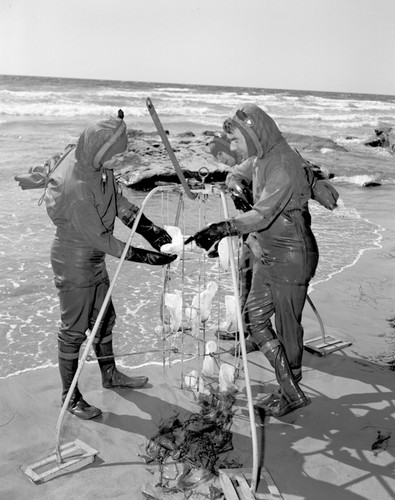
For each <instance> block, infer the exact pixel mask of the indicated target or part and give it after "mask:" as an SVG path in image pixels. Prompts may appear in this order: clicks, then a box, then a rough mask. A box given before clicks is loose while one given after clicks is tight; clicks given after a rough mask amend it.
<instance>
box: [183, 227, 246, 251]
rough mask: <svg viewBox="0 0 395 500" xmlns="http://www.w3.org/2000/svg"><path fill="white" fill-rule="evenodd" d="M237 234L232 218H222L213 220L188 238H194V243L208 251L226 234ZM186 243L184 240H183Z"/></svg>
mask: <svg viewBox="0 0 395 500" xmlns="http://www.w3.org/2000/svg"><path fill="white" fill-rule="evenodd" d="M237 234H239V232H238V231H237V229H236V227H235V224H234V221H233V220H224V221H222V222H214V223H213V224H210V225H209V226H206V227H205V228H203V229H201V230H200V231H198V232H197V233H195V234H194V235H193V236H192V237H191V238H190V239H191V241H192V240H195V242H196V245H197V246H198V247H200V248H203V249H204V250H206V251H208V250H209V249H210V248H211V247H212V246H213V245H214V243H216V242H217V241H219V240H222V238H225V237H226V236H235V235H237ZM185 243H186V242H185Z"/></svg>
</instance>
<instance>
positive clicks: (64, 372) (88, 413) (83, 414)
mask: <svg viewBox="0 0 395 500" xmlns="http://www.w3.org/2000/svg"><path fill="white" fill-rule="evenodd" d="M75 354H76V355H77V358H74V359H64V358H61V357H60V356H59V357H58V362H59V372H60V378H61V380H62V386H63V391H62V403H64V401H65V399H66V397H67V394H68V392H69V389H70V387H71V383H72V382H73V378H74V375H75V373H76V372H77V369H78V352H77V353H75ZM67 411H69V412H70V413H72V414H73V415H75V416H76V417H78V418H81V419H83V420H90V419H91V418H96V417H99V416H100V415H101V414H102V412H101V410H100V409H99V408H96V407H95V406H92V405H90V404H89V403H87V402H86V401H85V400H84V399H83V397H82V394H81V393H80V391H79V389H78V384H77V385H76V387H75V389H74V391H73V394H72V396H71V399H70V401H69V404H68V406H67Z"/></svg>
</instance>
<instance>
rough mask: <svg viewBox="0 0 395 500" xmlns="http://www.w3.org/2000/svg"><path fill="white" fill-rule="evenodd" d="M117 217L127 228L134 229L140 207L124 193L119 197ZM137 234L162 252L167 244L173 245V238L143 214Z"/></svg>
mask: <svg viewBox="0 0 395 500" xmlns="http://www.w3.org/2000/svg"><path fill="white" fill-rule="evenodd" d="M117 211H118V213H117V216H118V218H119V219H120V220H121V221H122V222H123V223H124V224H125V225H126V226H127V227H130V228H131V227H132V226H133V223H134V220H135V218H136V215H137V213H138V211H139V207H137V206H136V205H134V204H133V203H131V202H130V201H129V200H128V199H127V198H126V197H125V196H124V195H123V194H122V193H118V195H117ZM136 233H138V234H141V236H143V238H145V239H146V240H147V241H148V243H149V244H150V245H151V246H152V247H153V248H155V250H158V251H160V249H161V247H162V246H163V245H165V244H166V243H171V236H170V235H169V234H168V233H167V231H165V230H164V229H163V228H161V227H159V226H157V225H156V224H154V223H153V222H152V221H150V220H149V219H148V218H147V217H146V216H145V215H144V214H141V217H140V220H139V223H138V226H137V228H136Z"/></svg>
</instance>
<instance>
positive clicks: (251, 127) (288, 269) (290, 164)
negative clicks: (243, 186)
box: [227, 104, 318, 285]
mask: <svg viewBox="0 0 395 500" xmlns="http://www.w3.org/2000/svg"><path fill="white" fill-rule="evenodd" d="M240 109H241V111H242V113H241V116H244V118H245V121H244V123H242V124H241V125H242V128H241V130H242V133H243V135H245V136H247V134H248V135H249V136H250V137H249V138H248V139H249V140H248V141H247V145H248V144H249V145H254V144H256V145H258V148H256V147H253V154H254V155H253V156H251V157H250V158H248V159H247V160H245V161H244V162H243V163H241V164H240V165H239V166H236V167H235V169H234V171H233V172H232V173H231V174H229V176H228V178H227V183H228V185H229V186H230V185H231V182H232V179H235V180H237V181H238V182H240V181H245V182H246V183H247V184H248V185H249V184H251V183H252V191H253V203H254V204H253V207H252V209H251V210H250V211H248V212H245V213H243V214H240V215H239V216H237V217H235V219H234V225H235V227H236V229H237V230H238V231H239V233H241V234H247V233H249V237H248V239H247V241H248V244H249V246H250V247H251V249H252V251H253V252H254V254H255V256H256V257H258V258H260V259H261V260H262V263H263V264H264V266H265V270H266V274H267V277H268V279H269V280H270V281H276V282H279V283H289V284H295V285H303V284H307V283H308V282H309V281H310V279H311V278H312V277H313V276H314V273H315V270H316V267H317V263H318V247H317V243H316V240H315V237H314V235H313V233H312V231H311V217H310V213H309V209H308V200H309V199H310V198H311V180H310V179H309V178H308V173H307V172H306V170H305V169H304V166H303V160H302V159H301V158H300V157H299V156H298V154H297V153H296V152H294V150H293V149H292V148H291V147H290V146H289V145H288V143H287V142H286V140H285V139H284V137H283V136H282V134H281V132H280V131H279V129H278V127H277V125H276V124H275V122H274V121H273V120H272V118H270V117H269V116H268V115H267V114H266V113H265V112H264V111H263V110H262V109H261V108H259V107H258V106H256V105H251V104H249V105H245V106H244V107H242V108H240ZM235 118H236V116H235ZM238 122H239V123H240V120H238ZM236 125H238V124H237V123H236ZM239 128H240V127H239ZM252 139H253V140H252ZM258 143H259V144H258Z"/></svg>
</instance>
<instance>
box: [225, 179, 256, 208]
mask: <svg viewBox="0 0 395 500" xmlns="http://www.w3.org/2000/svg"><path fill="white" fill-rule="evenodd" d="M226 185H227V188H228V189H229V191H230V195H231V198H232V200H233V203H234V205H235V207H236V209H237V210H241V211H242V212H248V211H249V210H251V208H252V205H253V204H254V202H253V200H252V192H251V189H250V188H249V186H248V185H247V183H246V182H244V181H242V180H239V179H235V178H234V177H232V176H228V178H227V179H226Z"/></svg>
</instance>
